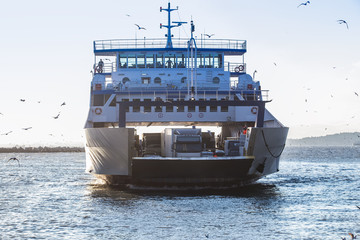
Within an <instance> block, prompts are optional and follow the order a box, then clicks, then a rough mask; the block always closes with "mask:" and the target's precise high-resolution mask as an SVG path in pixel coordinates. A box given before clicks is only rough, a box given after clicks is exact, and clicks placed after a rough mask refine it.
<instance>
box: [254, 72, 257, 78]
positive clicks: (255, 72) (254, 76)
mask: <svg viewBox="0 0 360 240" xmlns="http://www.w3.org/2000/svg"><path fill="white" fill-rule="evenodd" d="M255 73H257V71H256V70H255V71H254V73H253V79H255Z"/></svg>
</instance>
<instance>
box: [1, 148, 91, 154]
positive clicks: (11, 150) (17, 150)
mask: <svg viewBox="0 0 360 240" xmlns="http://www.w3.org/2000/svg"><path fill="white" fill-rule="evenodd" d="M41 152H45V153H50V152H85V148H83V147H0V153H41Z"/></svg>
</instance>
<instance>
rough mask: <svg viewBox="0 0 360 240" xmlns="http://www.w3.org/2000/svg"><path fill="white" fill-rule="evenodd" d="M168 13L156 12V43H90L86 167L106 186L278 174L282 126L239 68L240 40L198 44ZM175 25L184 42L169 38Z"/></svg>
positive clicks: (228, 182)
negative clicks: (160, 16) (159, 18)
mask: <svg viewBox="0 0 360 240" xmlns="http://www.w3.org/2000/svg"><path fill="white" fill-rule="evenodd" d="M176 10H178V8H171V6H170V2H169V3H168V6H167V8H160V12H163V13H167V18H168V19H167V20H168V21H167V24H160V27H161V28H163V29H165V30H167V34H166V35H165V38H163V39H161V38H160V39H148V38H144V39H141V40H140V39H116V40H115V39H113V40H96V41H94V42H93V48H94V66H93V70H92V81H91V90H90V108H89V113H88V117H87V121H86V124H85V138H86V143H85V150H86V172H88V173H91V174H94V175H95V176H96V177H98V178H100V179H103V180H104V181H105V182H106V183H107V184H110V185H124V186H187V187H198V186H200V187H201V186H204V187H206V186H215V187H234V186H235V187H236V186H242V185H245V184H250V183H253V182H255V181H257V180H258V179H260V178H262V177H264V176H267V175H269V174H272V173H276V172H278V171H279V160H280V156H281V153H282V152H283V150H284V148H285V142H286V138H287V134H288V130H289V128H288V127H285V126H284V125H283V124H282V123H281V122H280V121H278V120H277V119H276V118H275V117H274V115H273V114H271V113H270V112H269V111H268V110H267V109H266V107H265V104H267V103H269V102H271V100H269V94H268V92H269V91H268V90H263V89H261V85H260V82H259V81H255V79H254V76H251V75H250V74H248V73H247V71H246V70H247V66H246V63H245V59H244V55H245V53H246V51H247V42H246V41H245V40H236V39H213V38H210V37H205V36H204V35H203V36H202V37H201V40H200V41H199V40H198V39H197V37H196V36H195V24H194V22H193V21H192V20H191V22H190V23H187V22H176V21H171V12H172V11H176ZM186 24H188V25H186ZM180 26H181V27H184V26H189V27H190V32H191V37H190V38H189V39H181V38H174V36H173V35H172V33H171V30H172V28H175V27H180ZM140 130H141V131H140Z"/></svg>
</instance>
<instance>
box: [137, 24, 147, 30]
mask: <svg viewBox="0 0 360 240" xmlns="http://www.w3.org/2000/svg"><path fill="white" fill-rule="evenodd" d="M135 26H137V27H138V28H139V30H141V29H144V30H146V28H144V27H140V26H139V25H138V24H135Z"/></svg>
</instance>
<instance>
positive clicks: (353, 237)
mask: <svg viewBox="0 0 360 240" xmlns="http://www.w3.org/2000/svg"><path fill="white" fill-rule="evenodd" d="M349 235H350V237H351V240H352V239H356V237H357V236H356V235H354V234H352V233H349Z"/></svg>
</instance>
